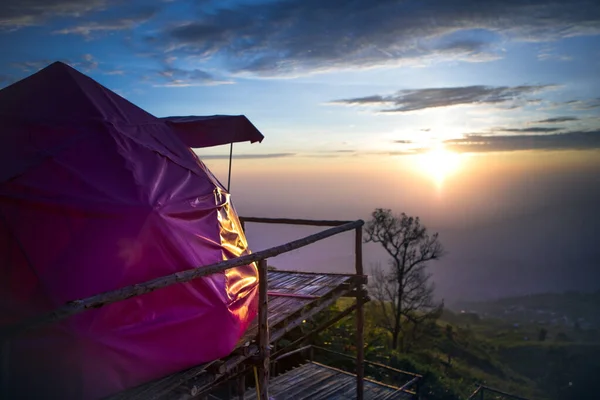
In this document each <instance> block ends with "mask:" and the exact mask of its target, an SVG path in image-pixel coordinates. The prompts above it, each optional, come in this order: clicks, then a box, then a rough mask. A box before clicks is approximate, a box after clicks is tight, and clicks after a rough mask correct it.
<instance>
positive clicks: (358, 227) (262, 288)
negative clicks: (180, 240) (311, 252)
mask: <svg viewBox="0 0 600 400" xmlns="http://www.w3.org/2000/svg"><path fill="white" fill-rule="evenodd" d="M241 221H242V224H244V223H246V222H258V223H280V224H294V225H313V226H330V228H329V229H326V230H324V231H322V232H318V233H315V234H313V235H309V236H306V237H304V238H301V239H297V240H294V241H292V242H289V243H285V244H282V245H279V246H275V247H272V248H269V249H266V250H262V251H258V252H256V253H252V254H249V255H245V256H242V257H238V258H234V259H230V260H226V261H221V262H218V263H215V264H210V265H207V266H200V267H198V268H191V269H188V270H185V271H181V272H177V273H174V274H170V275H166V276H162V277H159V278H156V279H152V280H149V281H146V282H143V283H138V284H135V285H131V286H126V287H123V288H120V289H116V290H111V291H108V292H104V293H100V294H97V295H95V296H91V297H88V298H85V299H80V300H74V301H71V302H68V303H67V304H65V305H64V306H62V307H60V308H58V309H55V310H54V311H51V312H49V313H46V314H43V315H40V316H37V317H34V318H30V319H26V320H24V321H21V322H18V323H16V324H14V325H10V326H7V327H3V328H2V329H0V352H1V353H0V361H1V362H0V368H1V370H0V389H2V391H1V392H0V398H4V397H3V395H4V394H5V393H4V390H6V388H7V386H8V385H6V382H8V380H9V379H10V378H9V375H8V374H9V352H10V341H11V339H12V338H14V337H15V336H16V335H18V334H20V333H22V332H24V331H28V330H31V329H36V328H40V327H43V326H45V325H48V324H52V323H56V322H58V321H61V320H64V319H66V318H69V317H71V316H73V315H76V314H79V313H82V312H84V311H86V310H89V309H92V308H99V307H103V306H105V305H108V304H112V303H115V302H118V301H122V300H126V299H129V298H132V297H136V296H140V295H143V294H146V293H150V292H153V291H155V290H157V289H161V288H164V287H168V286H171V285H175V284H177V283H184V282H189V281H192V280H194V279H198V278H201V277H203V276H207V275H211V274H215V273H218V272H222V271H225V270H227V269H230V268H235V267H239V266H243V265H248V264H250V263H253V262H257V263H258V273H259V310H258V314H259V315H258V322H259V324H258V328H259V332H258V347H259V356H260V357H261V359H262V361H263V362H262V363H261V365H260V368H259V371H260V383H261V385H260V386H261V393H260V394H261V396H260V398H261V400H263V399H264V400H266V399H268V393H267V390H268V379H269V376H268V374H269V353H268V347H269V342H270V339H269V331H268V324H267V313H268V308H267V307H268V303H267V302H268V296H267V258H269V257H275V256H278V255H280V254H283V253H287V252H290V251H293V250H296V249H299V248H302V247H305V246H308V245H310V244H312V243H315V242H318V241H320V240H323V239H326V238H328V237H331V236H334V235H337V234H339V233H342V232H346V231H351V230H355V232H356V234H355V237H356V241H355V247H356V248H355V254H356V262H355V268H356V273H357V274H358V275H363V267H362V226H363V225H364V222H363V221H362V220H357V221H311V220H293V219H272V218H241ZM362 305H363V299H362V296H357V309H356V311H357V330H358V332H357V344H360V347H358V346H357V347H358V348H359V350H358V357H357V379H358V380H357V399H359V400H362V398H363V396H362V393H363V376H364V375H363V360H364V353H363V326H364V315H363V307H362Z"/></svg>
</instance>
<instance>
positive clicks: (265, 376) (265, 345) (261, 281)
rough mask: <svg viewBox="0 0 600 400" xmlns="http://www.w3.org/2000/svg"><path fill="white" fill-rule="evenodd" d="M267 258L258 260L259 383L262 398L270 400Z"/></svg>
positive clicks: (262, 399) (261, 399)
mask: <svg viewBox="0 0 600 400" xmlns="http://www.w3.org/2000/svg"><path fill="white" fill-rule="evenodd" d="M267 280H268V277H267V260H260V261H259V262H258V354H259V357H260V364H259V365H258V385H259V387H258V388H259V394H260V399H257V400H269V369H270V361H269V360H270V358H269V344H270V342H271V341H270V337H269V320H268V317H269V308H268V307H269V296H268V294H267Z"/></svg>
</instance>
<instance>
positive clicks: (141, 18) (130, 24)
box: [52, 8, 156, 39]
mask: <svg viewBox="0 0 600 400" xmlns="http://www.w3.org/2000/svg"><path fill="white" fill-rule="evenodd" d="M155 14H156V10H155V9H150V8H148V9H144V10H141V11H138V12H137V14H136V15H132V16H129V17H126V18H118V19H113V20H105V21H89V22H85V23H82V24H80V25H75V26H71V27H68V28H63V29H59V30H55V31H54V32H52V33H54V34H57V35H81V36H84V37H86V38H88V39H89V38H91V37H92V36H93V34H97V33H106V32H114V31H123V30H128V29H133V28H135V27H137V26H139V25H141V24H143V23H144V22H147V21H148V20H150V19H151V18H152V17H153V16H154V15H155Z"/></svg>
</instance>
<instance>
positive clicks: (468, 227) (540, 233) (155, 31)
mask: <svg viewBox="0 0 600 400" xmlns="http://www.w3.org/2000/svg"><path fill="white" fill-rule="evenodd" d="M0 52H1V54H2V57H1V58H0V87H5V86H7V85H10V84H11V83H13V82H15V81H17V80H19V79H22V78H24V77H26V76H28V75H30V74H32V73H34V72H36V71H37V70H39V69H40V68H43V67H44V66H46V65H48V64H50V63H51V62H53V61H63V62H66V63H68V64H70V65H71V66H73V67H75V68H76V69H78V70H80V71H81V72H83V73H85V74H88V75H89V76H91V77H92V78H94V79H96V80H97V81H99V82H100V83H102V84H103V85H105V86H107V87H108V88H110V89H112V90H114V91H115V92H117V93H118V94H120V95H121V96H124V97H125V98H127V99H128V100H130V101H132V102H133V103H135V104H137V105H138V106H140V107H142V108H144V109H145V110H147V111H149V112H151V113H152V114H154V115H156V116H159V117H163V116H171V115H213V114H234V115H238V114H244V115H246V116H247V117H248V118H249V119H250V120H251V121H252V122H253V123H254V124H255V125H256V126H257V127H258V128H259V129H260V130H261V132H263V134H264V135H265V140H264V141H263V142H262V143H260V144H236V145H235V146H234V154H235V157H234V163H233V176H232V181H231V191H232V194H233V198H234V202H235V204H236V207H237V209H238V211H239V213H240V214H242V215H247V216H271V217H291V218H319V219H324V218H327V219H358V218H363V219H368V218H369V215H370V212H371V211H372V210H373V209H374V208H375V207H383V208H390V209H392V210H393V211H395V212H397V213H400V212H406V213H408V214H410V215H418V216H420V217H421V219H422V221H423V223H424V224H425V225H426V226H427V227H428V228H429V229H430V230H431V231H439V232H440V238H441V241H442V243H443V244H444V246H445V248H446V249H447V255H446V256H445V257H444V258H443V259H442V260H441V261H439V262H437V263H435V264H434V265H431V271H432V273H433V274H434V279H435V282H436V285H437V293H438V296H439V297H442V298H444V299H450V300H453V299H458V298H467V299H483V298H493V297H499V296H505V295H517V294H525V293H534V292H544V291H563V290H598V289H600V272H599V270H600V268H599V262H598V260H599V259H600V246H598V244H597V243H598V239H597V238H598V237H600V232H599V231H600V228H599V227H600V212H598V204H600V73H599V72H598V71H600V3H598V2H597V1H588V0H572V1H568V2H567V1H558V0H519V1H516V0H487V1H479V0H444V1H442V0H438V1H434V0H404V1H398V0H396V1H386V0H379V1H377V0H371V1H356V0H354V1H350V0H345V1H343V0H327V1H322V0H319V1H317V0H286V1H278V0H262V1H261V0H220V1H212V0H196V1H190V0H170V1H168V0H160V1H159V0H155V1H151V0H150V1H148V0H145V1H141V0H133V1H128V2H117V1H111V0H88V1H85V2H84V1H79V0H27V1H22V0H4V1H2V2H1V3H0ZM228 151H229V149H228V148H227V147H216V148H211V149H197V150H196V152H197V153H198V154H199V155H200V157H201V159H202V160H203V161H204V162H205V163H206V164H207V165H208V166H209V167H210V168H211V170H213V172H214V173H215V174H216V175H217V176H218V177H219V178H220V179H221V180H222V181H223V182H225V181H226V179H227V157H228ZM313 231H314V230H311V229H304V228H289V227H277V228H274V227H272V226H268V227H267V226H262V225H261V226H254V225H251V226H249V227H248V236H249V242H250V245H251V246H252V247H253V248H254V249H255V250H258V249H261V248H266V247H269V246H273V245H276V244H280V243H282V241H284V240H292V239H294V238H297V237H300V236H303V235H305V234H307V233H310V232H313ZM352 243H353V242H352V239H351V238H350V237H349V236H347V235H346V236H344V235H342V236H340V237H339V238H335V239H331V240H329V241H326V242H324V243H321V244H319V245H317V246H316V247H314V248H308V249H307V250H302V251H299V252H294V253H292V254H290V255H287V256H284V257H279V258H277V259H276V260H272V264H274V265H276V266H278V267H280V268H284V269H285V268H298V269H307V270H323V271H337V272H345V271H350V270H351V267H352V265H353V262H352ZM377 262H383V263H385V257H384V255H383V254H382V252H381V251H380V250H379V249H378V248H377V247H374V246H372V245H367V246H366V247H365V264H366V265H367V268H369V266H371V265H373V264H374V263H377Z"/></svg>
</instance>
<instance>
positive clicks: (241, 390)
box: [237, 373, 246, 400]
mask: <svg viewBox="0 0 600 400" xmlns="http://www.w3.org/2000/svg"><path fill="white" fill-rule="evenodd" d="M245 394H246V375H245V374H243V373H242V374H241V375H240V376H239V377H238V379H237V396H238V400H244V398H245V397H246V396H245Z"/></svg>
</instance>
